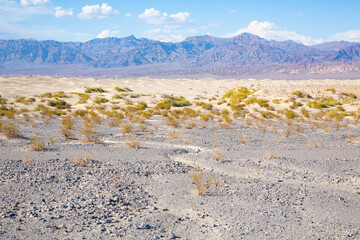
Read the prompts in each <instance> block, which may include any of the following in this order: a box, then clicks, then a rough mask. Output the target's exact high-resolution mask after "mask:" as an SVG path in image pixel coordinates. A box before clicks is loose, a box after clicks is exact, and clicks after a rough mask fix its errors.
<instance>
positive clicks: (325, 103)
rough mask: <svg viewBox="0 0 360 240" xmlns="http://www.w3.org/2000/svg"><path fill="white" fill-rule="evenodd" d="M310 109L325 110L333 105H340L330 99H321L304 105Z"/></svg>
mask: <svg viewBox="0 0 360 240" xmlns="http://www.w3.org/2000/svg"><path fill="white" fill-rule="evenodd" d="M306 105H307V106H308V107H311V108H327V107H332V106H335V105H340V102H339V101H337V100H335V99H334V98H332V97H326V98H322V99H321V100H320V101H309V102H307V103H306Z"/></svg>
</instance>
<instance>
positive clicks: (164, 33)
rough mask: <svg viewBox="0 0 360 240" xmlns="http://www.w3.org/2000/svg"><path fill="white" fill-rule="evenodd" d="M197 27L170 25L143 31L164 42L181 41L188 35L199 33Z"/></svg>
mask: <svg viewBox="0 0 360 240" xmlns="http://www.w3.org/2000/svg"><path fill="white" fill-rule="evenodd" d="M197 34H198V31H197V30H196V29H193V28H190V29H183V28H181V27H170V26H167V27H165V28H156V29H151V30H149V31H146V32H144V33H143V35H144V37H146V38H150V39H153V40H159V41H162V42H180V41H182V40H184V39H185V38H186V37H189V36H194V35H197Z"/></svg>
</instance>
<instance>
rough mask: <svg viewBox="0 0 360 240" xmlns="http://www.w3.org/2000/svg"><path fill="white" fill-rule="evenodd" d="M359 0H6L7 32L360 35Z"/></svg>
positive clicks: (78, 37)
mask: <svg viewBox="0 0 360 240" xmlns="http://www.w3.org/2000/svg"><path fill="white" fill-rule="evenodd" d="M359 10H360V1H359V0H342V1H340V0H327V1H325V0H311V1H310V0H221V1H218V0H177V1H175V0H152V1H150V0H130V1H129V0H126V1H124V0H106V1H97V0H77V1H75V0H72V1H70V0H0V39H23V38H25V39H27V38H33V39H36V40H57V41H74V42H78V41H81V42H84V41H88V40H91V39H94V38H105V37H127V36H130V35H134V36H135V37H136V38H141V37H145V38H149V39H153V40H160V41H166V42H168V41H171V42H179V41H182V40H184V39H185V38H187V37H190V36H199V35H204V34H208V35H211V36H215V37H233V36H236V35H238V34H241V33H243V32H248V33H252V34H255V35H258V36H260V37H262V38H265V39H268V40H270V39H274V40H278V41H284V40H288V39H291V40H294V41H296V42H300V43H303V44H305V45H314V44H319V43H323V42H328V41H341V40H345V41H353V42H360V14H359Z"/></svg>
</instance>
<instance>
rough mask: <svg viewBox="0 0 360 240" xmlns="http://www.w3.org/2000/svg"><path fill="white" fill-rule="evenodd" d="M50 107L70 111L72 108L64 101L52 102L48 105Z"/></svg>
mask: <svg viewBox="0 0 360 240" xmlns="http://www.w3.org/2000/svg"><path fill="white" fill-rule="evenodd" d="M48 105H49V106H51V107H55V108H56V109H69V108H70V104H68V103H67V102H65V101H64V100H61V99H59V100H52V101H50V102H49V103H48Z"/></svg>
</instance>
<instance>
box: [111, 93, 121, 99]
mask: <svg viewBox="0 0 360 240" xmlns="http://www.w3.org/2000/svg"><path fill="white" fill-rule="evenodd" d="M112 99H121V96H120V95H119V94H115V95H114V96H113V97H112Z"/></svg>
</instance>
